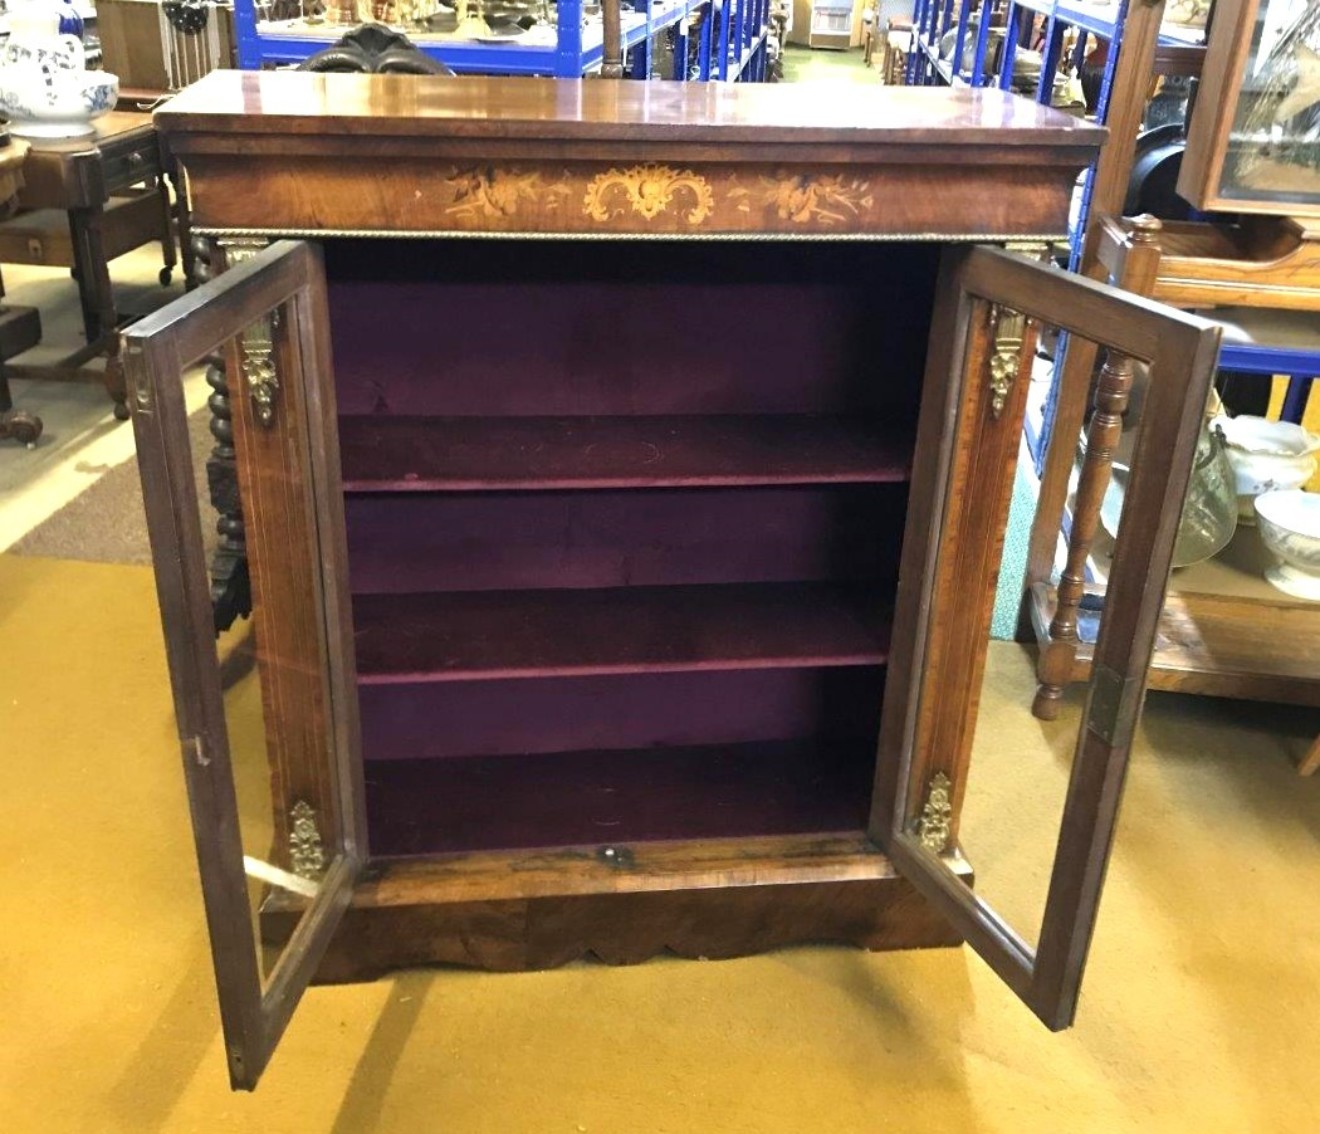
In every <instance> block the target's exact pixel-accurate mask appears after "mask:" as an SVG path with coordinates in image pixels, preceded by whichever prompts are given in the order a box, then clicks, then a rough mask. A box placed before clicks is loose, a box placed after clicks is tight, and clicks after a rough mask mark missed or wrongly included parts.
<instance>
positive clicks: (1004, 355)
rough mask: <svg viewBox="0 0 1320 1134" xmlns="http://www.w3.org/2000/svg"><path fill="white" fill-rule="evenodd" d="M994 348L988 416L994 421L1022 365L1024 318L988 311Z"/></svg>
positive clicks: (998, 308)
mask: <svg viewBox="0 0 1320 1134" xmlns="http://www.w3.org/2000/svg"><path fill="white" fill-rule="evenodd" d="M990 326H991V327H992V329H993V331H992V333H993V335H994V348H993V350H992V352H991V354H990V416H991V417H993V418H994V419H995V420H996V421H997V420H999V415H1000V414H1001V413H1003V412H1004V406H1006V405H1007V404H1008V394H1009V391H1010V390H1012V388H1013V382H1014V380H1015V379H1016V378H1017V373H1018V369H1019V368H1020V367H1021V365H1022V340H1023V338H1024V336H1025V334H1026V330H1027V317H1026V316H1025V315H1023V314H1022V313H1021V312H1019V311H1012V310H1010V309H1009V308H1007V307H1001V306H1000V305H999V304H995V305H994V306H993V307H991V308H990Z"/></svg>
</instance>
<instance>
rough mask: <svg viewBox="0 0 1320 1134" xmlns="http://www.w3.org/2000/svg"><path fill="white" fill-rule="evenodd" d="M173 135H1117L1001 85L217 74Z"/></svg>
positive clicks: (1073, 139)
mask: <svg viewBox="0 0 1320 1134" xmlns="http://www.w3.org/2000/svg"><path fill="white" fill-rule="evenodd" d="M156 121H157V124H158V125H159V126H160V128H161V129H162V130H164V131H166V132H167V133H169V134H171V135H176V134H187V133H211V134H214V133H224V134H307V135H315V134H338V135H343V134H365V135H370V136H374V137H381V136H396V137H397V136H414V137H416V136H422V137H425V136H433V137H438V138H439V137H473V138H500V139H510V140H515V139H530V138H551V137H560V138H572V139H580V140H592V139H599V140H601V141H606V140H612V141H635V140H648V139H649V140H653V141H660V140H664V141H705V142H731V143H736V142H751V141H757V142H780V143H783V142H811V143H820V142H837V143H872V144H874V143H880V144H894V143H924V144H928V145H929V144H932V143H933V144H936V145H962V146H966V145H976V144H982V145H993V146H996V147H1002V146H1012V145H1024V146H1026V145H1030V146H1040V145H1042V144H1044V145H1058V146H1065V147H1075V146H1084V147H1095V146H1098V145H1099V143H1100V140H1101V139H1102V138H1103V136H1104V130H1103V129H1101V128H1100V127H1097V126H1094V125H1092V124H1091V123H1088V122H1085V121H1083V120H1081V119H1077V118H1073V117H1071V116H1069V115H1066V114H1062V113H1060V112H1058V111H1055V110H1051V109H1050V108H1048V107H1042V106H1039V105H1037V104H1036V103H1034V102H1032V101H1030V100H1029V99H1024V98H1019V97H1017V96H1015V95H1010V94H1008V93H1006V92H1004V91H1000V90H997V89H986V90H965V89H963V90H949V89H941V88H930V87H877V88H874V89H870V88H867V89H865V91H864V92H862V91H857V90H855V89H852V88H848V89H847V90H844V89H841V88H839V87H836V86H833V85H820V86H814V87H813V86H790V85H784V84H750V85H746V86H744V85H742V84H733V83H637V82H606V81H601V80H590V79H589V80H581V79H529V78H492V77H487V76H464V77H459V78H443V77H431V76H425V77H424V76H415V75H350V74H311V73H304V72H288V71H282V72H254V71H214V72H212V73H211V74H209V75H207V76H206V77H205V78H203V79H202V80H201V81H199V82H197V83H195V84H193V85H192V86H190V87H188V88H187V89H186V90H184V91H183V92H182V93H180V94H179V95H177V96H176V97H175V98H173V99H171V100H170V101H169V102H168V103H167V104H165V106H163V107H162V108H161V109H160V110H158V111H157V112H156Z"/></svg>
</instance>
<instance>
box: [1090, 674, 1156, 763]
mask: <svg viewBox="0 0 1320 1134" xmlns="http://www.w3.org/2000/svg"><path fill="white" fill-rule="evenodd" d="M1093 674H1094V675H1093V676H1092V678H1091V704H1090V706H1089V708H1088V711H1087V714H1086V727H1087V728H1088V729H1089V730H1090V731H1091V732H1093V733H1095V734H1096V736H1098V737H1099V738H1100V739H1101V740H1103V741H1104V742H1105V743H1106V744H1108V745H1109V746H1110V747H1111V748H1126V747H1127V746H1128V745H1130V744H1131V743H1132V737H1133V734H1134V733H1135V732H1136V730H1137V718H1138V717H1139V716H1140V715H1141V699H1142V698H1141V695H1142V691H1143V689H1144V688H1145V683H1144V682H1143V681H1141V680H1140V679H1138V678H1135V677H1129V678H1123V677H1120V676H1119V675H1118V673H1117V672H1116V671H1114V670H1112V669H1110V668H1109V667H1108V666H1107V665H1097V666H1095V667H1094V668H1093Z"/></svg>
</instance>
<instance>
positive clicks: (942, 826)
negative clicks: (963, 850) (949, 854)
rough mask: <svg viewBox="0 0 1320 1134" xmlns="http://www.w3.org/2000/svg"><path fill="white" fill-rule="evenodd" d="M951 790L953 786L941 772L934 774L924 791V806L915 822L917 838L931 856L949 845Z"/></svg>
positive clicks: (951, 812)
mask: <svg viewBox="0 0 1320 1134" xmlns="http://www.w3.org/2000/svg"><path fill="white" fill-rule="evenodd" d="M952 789H953V784H952V783H950V781H949V777H948V776H946V775H945V774H944V773H943V772H936V773H935V775H934V776H932V777H931V781H930V786H929V787H928V788H927V789H926V804H925V806H924V807H922V809H921V818H920V819H918V820H917V838H918V839H919V840H920V841H921V845H922V846H923V847H925V848H926V849H927V850H928V851H930V852H931V853H932V854H939V853H940V852H941V851H943V850H944V849H945V848H946V847H947V846H948V845H949V830H950V825H951V823H952V821H953V792H952Z"/></svg>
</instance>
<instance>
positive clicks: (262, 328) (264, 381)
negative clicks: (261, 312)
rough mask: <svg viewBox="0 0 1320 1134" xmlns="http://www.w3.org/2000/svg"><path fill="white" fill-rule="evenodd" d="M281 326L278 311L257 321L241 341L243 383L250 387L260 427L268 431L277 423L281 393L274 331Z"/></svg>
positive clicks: (249, 393)
mask: <svg viewBox="0 0 1320 1134" xmlns="http://www.w3.org/2000/svg"><path fill="white" fill-rule="evenodd" d="M279 324H280V313H279V310H278V309H276V310H274V311H272V312H271V313H270V315H269V317H267V318H262V319H258V320H257V321H256V322H255V323H253V324H252V326H250V327H249V328H248V329H247V330H246V331H244V332H243V334H242V335H241V336H240V337H239V340H238V343H239V354H240V358H241V365H242V368H243V381H244V382H246V383H247V388H248V397H250V398H251V399H252V412H253V414H254V415H255V416H256V419H257V421H258V423H259V424H261V425H264V426H266V427H267V428H269V427H270V426H271V425H273V424H274V423H275V399H276V398H277V397H278V395H279V392H280V376H279V371H278V370H277V369H276V366H275V343H274V334H275V328H276V327H278V326H279Z"/></svg>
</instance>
